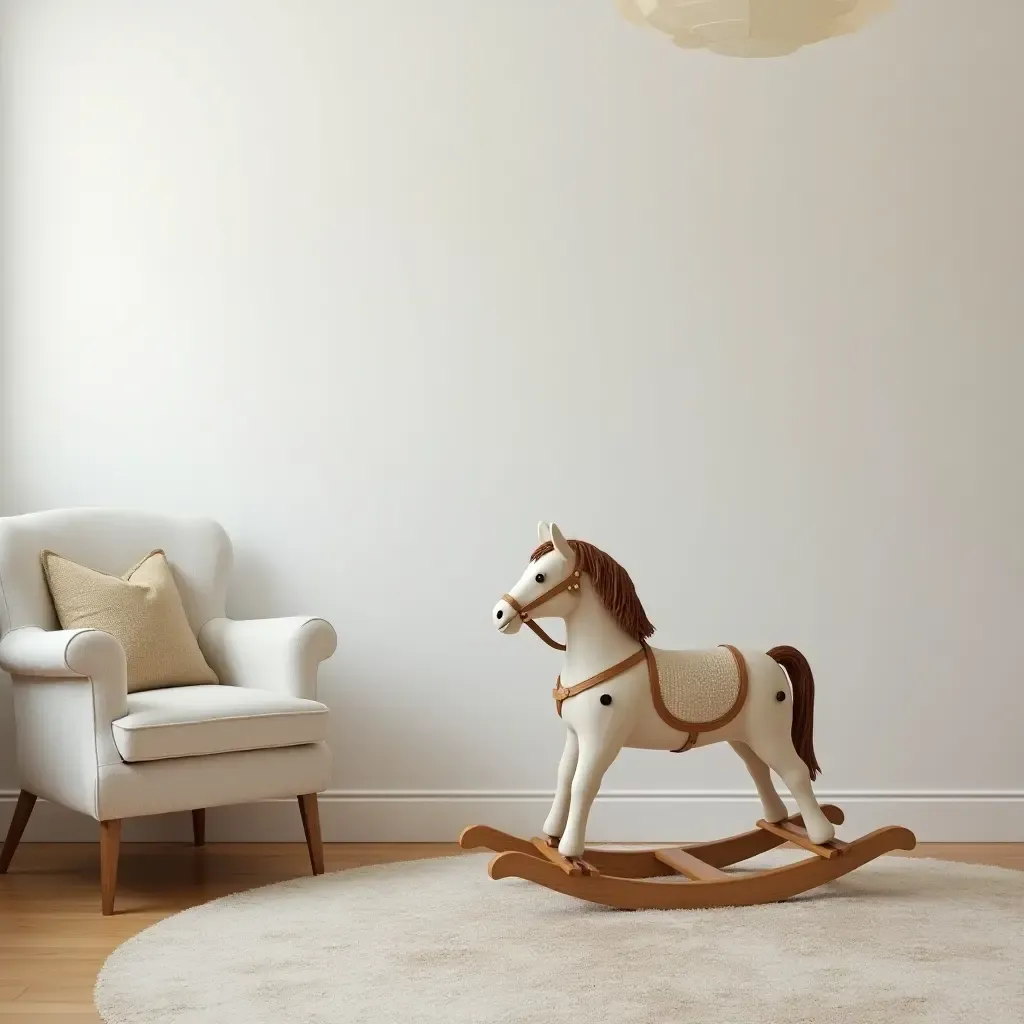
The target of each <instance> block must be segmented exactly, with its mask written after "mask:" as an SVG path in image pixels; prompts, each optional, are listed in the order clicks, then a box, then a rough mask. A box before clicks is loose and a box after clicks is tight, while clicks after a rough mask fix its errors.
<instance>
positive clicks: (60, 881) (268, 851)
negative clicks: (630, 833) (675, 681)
mask: <svg viewBox="0 0 1024 1024" xmlns="http://www.w3.org/2000/svg"><path fill="white" fill-rule="evenodd" d="M456 853H458V848H457V847H455V846H450V845H442V844H426V843H359V844H356V843H351V844H349V843H345V844H331V845H328V846H326V847H325V860H326V868H327V870H328V871H340V870H342V869H344V868H351V867H358V866H359V865H363V864H378V863H382V862H384V861H395V860H415V859H417V858H420V857H442V856H449V855H452V854H456ZM911 856H925V857H942V858H946V859H949V860H960V861H971V862H975V863H980V864H996V865H1000V866H1003V867H1011V868H1017V869H1018V870H1024V844H1020V843H991V844H922V845H921V846H919V847H918V849H917V850H916V851H914V854H912V855H911ZM308 873H309V860H308V857H307V854H306V848H305V846H304V845H300V844H291V843H279V844H273V845H262V844H260V845H256V844H223V845H210V846H206V847H204V848H202V849H194V848H193V847H191V846H185V845H169V844H162V843H161V844H157V843H145V844H138V845H132V844H125V846H124V847H123V849H122V852H121V867H120V878H119V882H118V893H117V905H116V912H115V915H114V916H113V917H108V918H104V917H102V916H101V915H100V905H99V883H98V879H99V848H98V846H96V845H88V844H72V843H24V844H23V845H22V846H21V848H20V849H19V850H18V852H17V854H16V856H15V858H14V863H13V864H12V865H11V869H10V873H9V874H7V875H4V876H0V1024H5V1022H6V1021H11V1022H15V1021H16V1022H18V1024H44V1022H54V1024H57V1022H59V1024H85V1022H89V1024H95V1022H97V1021H100V1019H101V1018H100V1017H99V1015H98V1014H97V1013H96V1011H95V1010H94V1009H93V1005H92V987H93V982H94V981H95V978H96V973H97V971H98V970H99V968H100V966H101V965H102V964H103V961H104V960H105V959H106V957H107V955H108V954H109V953H110V952H111V950H113V949H114V948H115V947H116V946H118V945H119V944H120V943H122V942H123V941H124V940H125V939H127V938H128V937H129V936H131V935H134V934H135V933H136V932H137V931H140V930H141V929H143V928H145V927H147V926H148V925H151V924H153V923H154V922H155V921H159V920H160V919H161V918H164V917H167V916H169V915H170V914H173V913H174V912H175V911H178V910H183V909H184V908H186V907H191V906H194V905H195V904H197V903H203V902H205V901H206V900H210V899H213V898H214V897H216V896H223V895H226V894H228V893H232V892H238V891H239V890H243V889H250V888H252V887H254V886H257V885H266V884H268V883H270V882H277V881H281V880H282V879H286V878H293V877H295V876H296V875H303V874H308ZM496 884H497V883H496Z"/></svg>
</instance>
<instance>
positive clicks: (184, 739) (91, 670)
mask: <svg viewBox="0 0 1024 1024" xmlns="http://www.w3.org/2000/svg"><path fill="white" fill-rule="evenodd" d="M158 547H159V548H162V549H163V550H164V552H165V553H166V555H167V559H168V562H169V563H170V565H171V567H172V569H173V572H174V577H175V582H176V584H177V587H178V590H179V592H180V594H181V598H182V603H183V604H184V606H185V612H186V615H187V616H188V620H189V624H190V625H191V627H192V630H193V632H194V633H195V634H196V637H197V639H198V641H199V646H200V648H201V650H202V652H203V655H204V656H205V658H206V660H207V662H208V663H209V665H210V667H211V668H212V669H213V670H214V672H215V673H216V674H217V677H218V679H219V680H220V683H219V684H199V685H195V684H193V685H188V686H168V687H165V688H161V689H155V690H141V691H137V692H130V691H129V687H128V681H127V678H128V677H127V668H126V661H125V654H124V651H123V650H122V648H121V645H120V644H119V643H118V642H117V640H115V639H114V638H113V637H112V636H111V635H110V634H109V633H105V632H101V631H100V630H96V629H73V630H62V629H60V626H59V623H58V621H57V617H56V613H55V612H54V609H53V604H52V602H51V600H50V595H49V591H48V589H47V586H46V581H45V578H44V576H43V572H42V568H41V564H40V552H41V551H42V550H43V549H51V550H54V551H56V552H58V553H59V554H61V555H64V556H65V557H67V558H70V559H72V560H74V561H76V562H79V563H81V564H83V565H87V566H89V567H91V568H93V569H98V570H100V571H103V572H109V573H112V574H114V575H120V574H121V573H122V572H124V571H125V570H126V569H128V568H129V567H130V566H131V565H133V564H134V563H135V562H136V561H137V560H138V559H139V558H140V557H141V556H142V555H143V554H145V553H146V552H148V551H150V550H152V549H154V548H158ZM230 569H231V543H230V541H229V540H228V537H227V534H226V533H225V532H224V530H223V529H222V527H221V526H219V525H218V524H217V523H215V522H213V521H211V520H183V519H171V518H165V517H162V516H156V515H150V514H146V513H140V512H135V511H130V510H121V509H69V510H62V511H52V512H39V513H33V514H31V515H23V516H13V517H10V518H6V519H0V668H3V670H4V671H6V672H8V673H10V675H11V679H12V682H13V688H14V716H15V736H16V743H17V761H18V771H19V774H20V780H21V794H20V796H19V798H18V803H17V805H16V808H15V812H14V817H13V819H12V821H11V825H10V829H9V831H8V834H7V840H6V842H5V844H4V847H3V851H2V853H0V874H3V873H4V872H6V871H7V868H8V866H9V865H10V863H11V858H12V857H13V856H14V851H15V849H16V848H17V846H18V843H19V841H20V839H21V836H22V833H23V832H24V830H25V825H26V823H27V822H28V819H29V815H30V814H31V813H32V808H33V806H34V805H35V802H36V798H37V797H43V798H44V799H46V800H52V801H55V802H57V803H60V804H63V805H64V806H66V807H70V808H73V809H74V810H77V811H81V812H83V813H85V814H89V815H92V817H94V818H95V819H96V820H97V821H99V823H100V891H101V905H102V910H103V913H104V914H111V913H113V906H114V891H115V888H116V882H117V857H118V849H119V844H120V836H121V821H122V820H123V819H124V818H130V817H135V816H138V815H145V814H161V813H165V812H169V811H181V810H191V811H192V822H193V838H194V841H195V843H196V845H198V846H201V845H202V844H203V842H204V833H205V808H207V807H215V806H222V805H225V804H238V803H246V802H249V801H254V800H266V799H275V798H282V797H293V796H294V797H297V798H298V802H299V811H300V814H301V817H302V824H303V829H304V831H305V835H306V843H307V846H308V848H309V857H310V863H311V865H312V869H313V873H314V874H320V873H321V872H322V871H323V846H322V842H321V837H320V819H319V812H318V808H317V798H316V794H317V793H318V792H319V791H321V790H323V789H325V788H326V786H327V783H328V777H329V773H330V751H329V750H328V747H327V743H326V739H327V720H328V709H327V707H326V706H325V705H323V704H321V703H318V702H317V701H316V700H315V696H316V680H317V669H318V666H319V664H320V662H322V661H324V660H325V659H327V658H329V657H330V656H331V655H332V654H333V653H334V650H335V647H336V646H337V636H336V634H335V632H334V629H333V628H332V627H331V625H330V623H328V622H326V621H325V620H324V619H320V618H313V617H294V618H281V619H254V620H249V621H234V620H232V619H228V618H226V617H225V614H224V601H225V594H226V591H227V577H228V574H229V572H230Z"/></svg>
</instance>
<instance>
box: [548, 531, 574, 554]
mask: <svg viewBox="0 0 1024 1024" xmlns="http://www.w3.org/2000/svg"><path fill="white" fill-rule="evenodd" d="M551 543H552V544H553V545H554V548H555V550H556V551H557V552H558V553H559V554H560V555H561V556H562V557H563V558H564V559H565V560H566V561H567V562H571V561H572V548H571V547H569V542H568V541H567V540H566V539H565V537H563V536H562V531H561V530H560V529H559V528H558V525H557V524H556V523H552V524H551Z"/></svg>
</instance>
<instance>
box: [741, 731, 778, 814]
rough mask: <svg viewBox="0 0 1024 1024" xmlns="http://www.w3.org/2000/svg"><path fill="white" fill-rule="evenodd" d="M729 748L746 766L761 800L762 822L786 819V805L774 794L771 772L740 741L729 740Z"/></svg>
mask: <svg viewBox="0 0 1024 1024" xmlns="http://www.w3.org/2000/svg"><path fill="white" fill-rule="evenodd" d="M729 746H730V747H732V749H733V750H735V751H736V753H737V754H739V755H740V757H741V758H743V763H744V764H745V765H746V766H747V771H748V772H750V777H751V778H752V779H753V780H754V785H755V786H757V795H758V796H759V797H760V798H761V808H762V809H763V810H764V820H765V821H771V822H776V821H782V819H783V818H786V817H788V816H789V811H788V810H787V809H786V805H785V804H784V803H783V802H782V798H781V797H780V796H779V794H778V793H776V792H775V784H774V783H773V782H772V772H771V769H770V768H769V767H768V765H766V764H765V763H764V761H762V760H761V758H759V757H758V756H757V754H755V753H754V752H753V750H751V749H750V747H749V746H747V744H746V743H743V742H742V741H741V740H730V741H729Z"/></svg>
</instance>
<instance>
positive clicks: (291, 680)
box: [199, 616, 338, 700]
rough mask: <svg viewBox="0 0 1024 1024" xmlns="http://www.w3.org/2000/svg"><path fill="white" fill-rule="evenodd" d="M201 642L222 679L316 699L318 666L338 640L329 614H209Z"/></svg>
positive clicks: (215, 670) (201, 635)
mask: <svg viewBox="0 0 1024 1024" xmlns="http://www.w3.org/2000/svg"><path fill="white" fill-rule="evenodd" d="M199 646H200V648H201V649H202V652H203V655H204V657H205V658H206V660H207V662H208V663H209V664H210V667H211V668H212V669H213V670H214V672H216V673H217V677H218V678H219V679H220V681H221V682H222V683H228V684H229V685H232V686H246V687H252V688H253V689H258V690H271V691H276V692H278V693H288V694H290V695H291V696H293V697H304V698H306V699H307V700H316V675H317V668H318V666H319V664H320V662H322V661H326V660H327V659H328V658H329V657H330V656H331V655H332V654H333V653H334V651H335V649H336V648H337V646H338V635H337V633H335V631H334V627H333V626H332V625H331V624H330V623H329V622H328V621H327V620H326V619H319V618H311V617H308V616H293V617H289V618H280V619H244V620H242V619H225V618H217V619H210V621H209V622H207V623H206V624H205V625H204V626H203V628H202V629H201V630H200V631H199Z"/></svg>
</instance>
